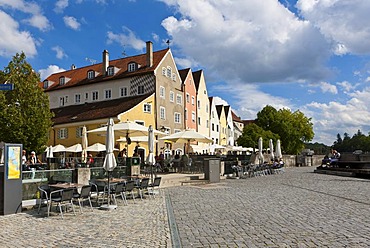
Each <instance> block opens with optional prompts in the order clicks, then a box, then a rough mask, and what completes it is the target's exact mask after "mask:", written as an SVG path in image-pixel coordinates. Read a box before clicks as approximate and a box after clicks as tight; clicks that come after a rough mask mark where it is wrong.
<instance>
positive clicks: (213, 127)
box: [212, 123, 215, 131]
mask: <svg viewBox="0 0 370 248" xmlns="http://www.w3.org/2000/svg"><path fill="white" fill-rule="evenodd" d="M212 131H215V124H214V123H212Z"/></svg>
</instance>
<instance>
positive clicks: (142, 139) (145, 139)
mask: <svg viewBox="0 0 370 248" xmlns="http://www.w3.org/2000/svg"><path fill="white" fill-rule="evenodd" d="M153 133H154V132H153ZM130 140H131V142H138V143H139V142H140V143H141V142H145V143H146V142H148V136H135V137H130ZM117 141H118V142H124V143H125V142H127V139H126V138H120V139H118V140H117ZM154 142H157V141H156V140H154Z"/></svg>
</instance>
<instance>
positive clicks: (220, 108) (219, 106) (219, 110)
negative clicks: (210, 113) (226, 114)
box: [216, 105, 224, 118]
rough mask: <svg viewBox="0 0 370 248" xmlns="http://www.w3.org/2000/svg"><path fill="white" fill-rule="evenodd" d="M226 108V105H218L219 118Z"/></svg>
mask: <svg viewBox="0 0 370 248" xmlns="http://www.w3.org/2000/svg"><path fill="white" fill-rule="evenodd" d="M223 108H224V105H216V110H217V115H218V118H220V117H221V113H222V109H223Z"/></svg>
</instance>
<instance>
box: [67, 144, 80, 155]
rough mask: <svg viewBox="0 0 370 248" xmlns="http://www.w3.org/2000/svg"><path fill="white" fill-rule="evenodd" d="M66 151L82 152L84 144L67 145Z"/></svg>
mask: <svg viewBox="0 0 370 248" xmlns="http://www.w3.org/2000/svg"><path fill="white" fill-rule="evenodd" d="M65 152H73V153H77V152H82V145H81V144H79V143H78V144H75V145H73V146H70V147H67V148H66V149H65Z"/></svg>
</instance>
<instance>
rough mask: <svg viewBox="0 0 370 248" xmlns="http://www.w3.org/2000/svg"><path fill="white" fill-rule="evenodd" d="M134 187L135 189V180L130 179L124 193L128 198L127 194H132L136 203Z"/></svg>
mask: <svg viewBox="0 0 370 248" xmlns="http://www.w3.org/2000/svg"><path fill="white" fill-rule="evenodd" d="M134 189H135V181H128V182H126V185H125V190H124V192H123V194H124V197H125V198H126V199H127V195H131V196H132V199H133V201H134V203H135V193H134Z"/></svg>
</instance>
